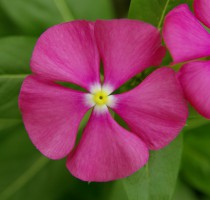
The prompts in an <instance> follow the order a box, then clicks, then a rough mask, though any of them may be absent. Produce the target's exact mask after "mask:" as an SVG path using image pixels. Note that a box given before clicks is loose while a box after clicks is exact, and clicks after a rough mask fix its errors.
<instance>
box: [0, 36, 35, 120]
mask: <svg viewBox="0 0 210 200" xmlns="http://www.w3.org/2000/svg"><path fill="white" fill-rule="evenodd" d="M35 41H36V39H35V38H32V37H7V38H2V39H0V96H1V98H0V120H6V119H11V120H14V119H17V118H20V113H19V110H18V103H17V102H18V94H19V90H20V87H21V83H22V81H23V79H24V78H25V77H26V76H27V75H28V74H30V73H31V72H30V67H29V61H30V57H31V53H32V50H33V47H34V44H35ZM9 123H10V122H9Z"/></svg>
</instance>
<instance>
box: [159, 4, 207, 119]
mask: <svg viewBox="0 0 210 200" xmlns="http://www.w3.org/2000/svg"><path fill="white" fill-rule="evenodd" d="M194 10H195V16H196V17H197V18H196V17H195V16H194V15H193V13H191V11H190V10H189V8H188V6H187V5H185V4H183V5H180V6H178V7H176V8H174V9H173V10H172V11H171V12H170V13H169V14H168V15H167V16H166V19H165V23H164V28H163V37H164V40H165V43H166V45H167V47H168V49H169V51H170V52H171V55H172V57H173V60H174V63H179V62H185V61H190V60H195V59H198V58H202V57H208V56H210V34H209V33H208V32H207V31H206V30H205V28H204V27H203V26H202V25H201V23H200V22H199V20H200V21H201V22H203V23H204V24H205V25H206V26H208V27H209V28H210V2H209V0H195V1H194ZM178 78H179V80H180V83H181V85H182V86H183V89H184V93H185V95H186V98H187V99H188V101H189V102H190V103H191V104H192V105H193V106H194V108H195V109H196V110H197V111H198V112H199V113H200V114H201V115H203V116H204V117H206V118H209V119H210V61H207V60H205V61H204V60H203V61H201V60H200V61H193V62H188V63H186V64H184V65H183V66H182V68H181V70H180V71H179V74H178Z"/></svg>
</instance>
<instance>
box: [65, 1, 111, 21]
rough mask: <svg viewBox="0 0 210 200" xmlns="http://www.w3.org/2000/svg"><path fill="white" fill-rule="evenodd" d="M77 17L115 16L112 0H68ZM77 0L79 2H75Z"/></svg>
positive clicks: (87, 18)
mask: <svg viewBox="0 0 210 200" xmlns="http://www.w3.org/2000/svg"><path fill="white" fill-rule="evenodd" d="M66 1H67V3H68V5H69V8H71V10H72V12H73V13H74V16H75V18H76V19H86V20H96V19H112V18H114V8H113V5H112V1H111V0H101V1H96V0H78V1H75V0H66ZM75 2H77V3H75Z"/></svg>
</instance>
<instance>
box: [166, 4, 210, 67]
mask: <svg viewBox="0 0 210 200" xmlns="http://www.w3.org/2000/svg"><path fill="white" fill-rule="evenodd" d="M163 38H164V41H165V43H166V46H167V47H168V49H169V51H170V53H171V55H172V57H173V60H174V62H175V63H178V62H184V61H188V60H192V59H197V58H201V57H206V56H209V55H210V34H208V32H207V31H206V30H205V29H204V28H203V26H202V25H201V24H200V23H199V21H198V20H197V19H196V18H195V16H194V15H193V14H192V13H191V11H190V10H189V8H188V6H187V5H185V4H183V5H180V6H178V7H176V8H174V9H173V10H172V11H171V12H169V14H168V15H167V16H166V18H165V22H164V26H163Z"/></svg>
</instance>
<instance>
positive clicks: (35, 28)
mask: <svg viewBox="0 0 210 200" xmlns="http://www.w3.org/2000/svg"><path fill="white" fill-rule="evenodd" d="M0 5H1V6H2V7H3V9H4V10H5V12H6V13H7V14H8V16H9V17H10V18H11V20H12V21H13V22H14V23H15V24H16V26H17V28H18V29H19V32H20V33H24V34H30V35H38V34H40V33H41V32H43V31H44V30H45V29H46V28H48V27H50V26H52V25H54V24H57V23H60V22H62V17H61V15H60V13H59V11H58V9H57V7H56V6H55V4H54V0H1V1H0Z"/></svg>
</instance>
